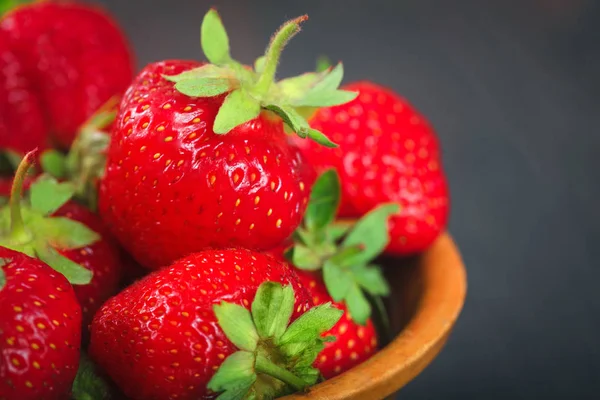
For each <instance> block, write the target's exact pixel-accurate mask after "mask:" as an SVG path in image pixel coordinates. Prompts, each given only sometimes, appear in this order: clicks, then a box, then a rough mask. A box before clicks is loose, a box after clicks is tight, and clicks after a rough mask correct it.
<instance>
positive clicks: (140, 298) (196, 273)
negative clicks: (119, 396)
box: [90, 249, 341, 400]
mask: <svg viewBox="0 0 600 400" xmlns="http://www.w3.org/2000/svg"><path fill="white" fill-rule="evenodd" d="M280 284H284V285H286V287H285V288H282V287H281V285H280ZM253 299H254V300H253ZM311 306H312V304H311V301H310V296H309V294H308V293H307V291H306V289H304V288H302V287H301V285H300V284H299V282H298V277H297V276H296V274H295V273H294V271H293V270H292V269H290V268H289V267H288V266H287V265H286V264H284V263H281V262H278V261H276V260H274V259H273V258H272V257H268V256H265V255H263V254H260V253H255V252H252V251H249V250H245V249H228V250H207V251H204V252H200V253H194V254H192V255H189V256H188V257H186V258H183V259H181V260H179V261H177V262H175V263H174V264H173V265H171V266H170V267H167V268H164V269H162V270H159V271H155V272H154V273H152V274H150V275H148V276H147V277H145V278H143V279H142V280H140V281H138V282H136V283H134V284H133V285H131V286H130V287H128V288H127V289H125V290H124V291H123V292H121V293H119V294H118V295H117V296H115V297H113V298H112V299H110V300H109V301H108V302H106V303H105V304H104V306H103V307H102V308H101V309H100V311H98V313H97V314H96V316H95V317H94V321H93V323H92V336H91V343H90V354H91V355H92V358H94V359H95V361H96V362H97V363H98V365H100V367H102V368H103V369H104V370H105V371H106V373H108V374H109V375H110V376H111V377H112V379H113V380H114V381H115V382H116V383H117V385H119V386H120V388H121V389H122V390H123V391H124V392H125V394H126V395H127V396H129V397H132V398H135V399H139V400H146V399H148V400H149V399H160V400H163V399H176V398H177V399H200V398H202V399H204V398H214V396H215V393H214V392H221V391H226V392H229V393H228V395H229V396H232V393H231V392H232V391H233V392H235V393H237V395H233V397H228V398H243V395H244V394H245V393H246V392H248V391H254V393H255V395H256V398H274V397H276V396H275V395H281V394H284V393H286V392H288V391H289V390H290V387H289V386H291V387H295V388H296V389H299V388H302V387H304V386H306V385H308V384H312V383H314V382H315V381H316V379H317V376H318V372H317V371H316V370H314V369H313V368H312V367H311V364H312V363H313V361H314V357H315V356H316V354H317V353H318V349H320V348H322V347H319V346H322V345H323V344H322V341H321V339H320V334H321V333H322V332H324V331H325V330H328V329H330V328H331V327H332V326H333V325H334V324H335V323H336V322H337V320H338V319H339V317H340V315H341V313H339V311H338V310H335V309H334V308H332V307H329V306H324V307H323V306H322V307H321V308H315V309H311V310H310V311H308V313H307V314H304V315H309V316H310V318H308V319H310V320H311V321H312V322H309V321H307V318H304V317H303V316H300V315H301V314H302V313H304V312H305V311H306V310H307V309H308V308H309V307H311ZM250 308H251V311H252V316H251V315H250V312H249V309H250ZM290 318H291V320H292V321H295V322H294V323H293V324H292V325H291V326H290V327H289V328H287V325H288V321H289V320H290ZM314 324H316V325H314ZM284 332H285V333H284ZM300 332H305V334H306V335H308V336H309V337H310V338H308V339H307V338H306V336H305V339H306V340H305V339H302V340H300V341H298V340H299V337H298V336H297V335H296V334H298V333H300ZM259 338H260V340H259ZM315 346H317V347H315ZM238 349H239V351H238ZM307 352H308V353H307ZM311 355H312V358H311ZM265 357H266V359H265ZM267 359H268V360H270V361H268V360H267ZM246 363H248V365H247V368H246V366H245V365H244V364H246ZM232 370H237V371H232ZM215 371H218V372H216V373H215ZM240 374H242V376H240ZM257 375H258V377H257ZM274 378H276V379H274ZM282 380H283V381H285V382H286V383H287V384H285V383H283V381H282ZM255 381H256V382H257V383H258V382H260V385H254V383H255ZM207 385H208V386H209V387H210V390H208V389H207ZM288 385H289V386H288ZM263 396H264V397H263Z"/></svg>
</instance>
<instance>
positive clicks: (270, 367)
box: [254, 355, 308, 391]
mask: <svg viewBox="0 0 600 400" xmlns="http://www.w3.org/2000/svg"><path fill="white" fill-rule="evenodd" d="M254 368H255V370H256V372H260V373H262V374H266V375H270V376H272V377H273V378H276V379H279V380H280V381H282V382H285V383H286V384H288V385H290V386H291V387H293V388H294V389H295V390H297V391H303V390H304V389H305V388H306V387H307V386H308V385H307V384H306V382H304V381H303V380H302V379H300V378H298V377H297V376H296V375H294V374H292V373H291V372H290V371H288V370H287V369H285V368H282V367H280V366H279V365H277V364H275V363H273V362H271V361H269V360H268V359H267V358H266V357H265V356H262V355H257V356H256V362H255V364H254Z"/></svg>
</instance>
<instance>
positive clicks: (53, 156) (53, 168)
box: [40, 150, 67, 179]
mask: <svg viewBox="0 0 600 400" xmlns="http://www.w3.org/2000/svg"><path fill="white" fill-rule="evenodd" d="M66 162H67V158H66V157H65V155H64V154H62V153H61V152H59V151H56V150H46V151H44V152H43V153H42V154H41V155H40V164H41V166H42V170H43V171H44V172H47V173H48V174H50V175H51V176H53V177H55V178H57V179H63V178H66V177H67V164H66Z"/></svg>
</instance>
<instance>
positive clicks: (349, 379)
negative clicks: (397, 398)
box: [283, 233, 467, 400]
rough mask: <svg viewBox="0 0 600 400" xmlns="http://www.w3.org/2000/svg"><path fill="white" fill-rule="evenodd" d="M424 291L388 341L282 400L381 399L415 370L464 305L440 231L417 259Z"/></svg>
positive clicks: (459, 269)
mask: <svg viewBox="0 0 600 400" xmlns="http://www.w3.org/2000/svg"><path fill="white" fill-rule="evenodd" d="M419 263H420V265H419V268H421V269H422V271H421V274H422V277H423V292H422V295H421V298H420V304H419V306H418V310H417V312H416V313H415V315H414V316H413V317H412V318H411V320H410V321H409V323H408V324H407V325H406V327H405V328H404V329H403V330H402V332H400V333H399V334H398V336H396V337H395V338H394V339H393V340H392V342H391V343H389V344H388V345H387V346H386V347H384V348H383V349H381V350H380V351H379V352H377V353H376V354H374V355H373V356H372V357H371V358H370V359H368V360H367V361H365V362H363V363H362V364H360V365H358V366H356V367H354V368H352V369H350V370H348V371H346V372H344V373H343V374H341V375H339V376H337V377H335V378H333V379H329V380H327V381H325V382H323V383H320V384H318V385H316V386H314V387H312V388H311V389H310V391H309V392H308V393H303V394H294V395H290V396H286V397H284V398H283V399H285V400H306V399H311V400H313V399H321V400H325V399H327V400H341V399H369V400H373V399H381V398H384V397H386V396H388V395H390V394H391V393H394V392H395V391H397V390H398V389H400V388H401V387H402V386H404V385H405V384H406V383H408V382H409V381H411V380H412V379H413V378H414V377H415V376H417V375H418V374H419V373H420V372H421V371H422V370H423V369H424V368H425V367H426V366H427V365H428V364H429V363H430V362H431V361H432V360H433V358H434V357H435V355H437V353H438V352H439V351H440V349H441V347H442V346H443V344H444V343H445V341H446V339H447V337H448V335H449V334H450V331H451V329H452V327H453V326H454V323H455V322H456V319H457V318H458V316H459V314H460V311H461V309H462V307H463V304H464V301H465V296H466V291H467V276H466V270H465V267H464V264H463V261H462V258H461V255H460V252H459V250H458V248H457V247H456V245H455V243H454V241H453V240H452V237H451V236H450V234H448V233H443V234H442V235H440V237H439V238H438V239H437V240H436V242H435V243H434V244H433V245H432V247H431V248H430V249H429V250H428V251H426V252H425V253H424V254H423V255H422V256H421V258H420V260H419Z"/></svg>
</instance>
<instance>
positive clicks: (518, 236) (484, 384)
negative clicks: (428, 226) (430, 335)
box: [103, 0, 600, 399]
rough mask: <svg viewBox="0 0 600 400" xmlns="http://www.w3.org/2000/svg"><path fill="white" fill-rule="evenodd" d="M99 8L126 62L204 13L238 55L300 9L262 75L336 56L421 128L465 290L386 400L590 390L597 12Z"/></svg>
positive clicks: (180, 39)
mask: <svg viewBox="0 0 600 400" xmlns="http://www.w3.org/2000/svg"><path fill="white" fill-rule="evenodd" d="M103 3H104V4H106V5H107V6H108V7H109V9H110V10H111V11H112V12H113V13H114V14H115V15H116V16H117V18H118V19H119V21H120V22H121V23H123V24H124V26H125V28H126V30H127V32H128V34H129V35H130V36H131V38H132V41H133V43H134V45H135V48H136V50H137V52H138V55H139V60H140V65H144V64H146V63H147V62H149V61H153V60H159V59H164V58H177V57H185V58H198V57H200V54H201V53H200V49H199V40H198V32H199V23H200V21H201V18H202V16H203V15H204V13H205V11H206V10H207V8H208V7H209V6H210V5H211V4H216V5H217V6H218V7H219V10H220V12H221V14H222V16H223V19H224V21H225V24H226V26H227V27H228V29H229V31H230V36H231V37H232V47H233V52H234V55H235V56H236V58H238V59H240V60H242V61H245V62H250V61H252V60H253V59H254V57H255V56H257V55H259V54H260V53H261V52H262V51H263V50H264V47H265V45H266V43H267V40H268V37H269V35H270V33H271V32H272V31H273V30H274V29H275V28H276V27H277V26H278V25H279V24H280V23H281V22H283V21H284V19H287V18H290V17H295V16H297V15H300V14H303V13H308V14H309V15H310V20H309V21H308V22H307V23H306V24H305V27H304V31H303V32H302V33H301V34H300V35H299V36H297V37H296V38H294V40H293V42H292V43H291V44H290V46H289V48H288V52H287V53H286V54H284V57H283V62H282V65H281V68H280V75H282V76H286V75H291V74H295V73H298V72H301V71H304V70H308V69H311V68H312V67H313V65H314V59H315V58H316V57H317V56H318V55H320V54H328V55H329V56H331V57H332V58H333V59H334V60H337V59H342V60H344V61H345V65H346V71H347V73H346V81H350V80H354V79H358V78H368V79H373V80H375V81H377V82H379V83H382V84H385V85H389V86H391V87H392V88H394V89H395V90H397V91H398V92H400V93H401V94H403V95H404V96H406V97H407V98H409V99H410V100H411V101H412V102H413V103H414V104H415V105H416V106H417V107H418V108H419V109H420V110H421V111H422V112H423V113H424V114H426V115H427V116H428V117H429V119H430V120H431V121H432V123H433V124H434V125H435V126H436V128H437V130H438V132H439V135H440V138H441V140H442V143H443V146H444V150H445V152H444V157H445V166H446V169H447V172H448V175H449V178H450V183H451V188H452V200H453V210H452V218H451V231H452V233H453V234H454V235H455V238H456V240H457V241H458V243H459V245H460V247H461V249H462V251H463V253H464V259H465V261H466V264H467V267H468V273H469V294H468V299H467V303H466V307H465V309H464V312H463V314H462V316H461V318H460V320H459V323H458V325H457V327H456V330H455V333H454V335H453V336H452V338H451V340H450V341H449V343H448V345H447V347H446V348H445V350H444V351H443V353H442V354H441V355H440V357H439V358H438V359H437V360H436V361H435V362H434V363H433V365H431V367H429V368H428V369H427V370H426V371H425V372H424V373H423V374H422V375H420V376H419V377H418V378H417V379H415V381H414V382H412V383H411V384H410V385H408V386H407V387H406V389H405V390H404V391H403V392H402V395H403V396H401V397H403V398H405V399H454V398H462V399H534V398H535V399H537V398H544V397H545V398H552V399H554V398H560V399H567V398H574V399H584V398H597V397H596V396H597V395H598V394H597V393H596V392H598V390H599V389H600V382H599V380H598V378H599V377H600V362H599V358H598V357H599V355H600V354H599V353H600V346H599V345H598V338H599V334H598V331H599V330H600V296H599V295H597V294H595V293H594V292H595V289H596V287H597V286H598V282H599V280H600V274H599V271H598V262H597V260H598V257H599V256H600V250H597V249H594V243H598V241H599V239H600V234H599V229H598V228H597V224H598V223H599V222H600V218H599V217H600V211H599V207H598V205H599V202H600V184H599V182H598V181H599V180H600V170H599V168H600V133H599V132H598V127H599V125H600V117H599V115H600V113H599V112H598V111H599V107H600V96H599V90H600V7H599V4H598V3H599V2H592V1H587V2H586V1H583V0H552V1H551V0H523V1H506V0H494V1H442V0H439V1H418V0H403V1H400V0H398V1H386V2H383V1H374V0H372V1H350V0H345V1H343V0H336V1H332V0H328V1H323V0H321V1H302V2H299V1H298V2H291V1H283V0H280V1H268V0H262V1H236V2H233V1H229V2H219V1H215V2H213V3H209V2H206V1H183V0H170V1H167V0H161V1H158V0H153V1H148V0H143V1H123V0H110V1H104V2H103ZM141 4H143V5H144V6H143V7H140V5H141Z"/></svg>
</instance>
